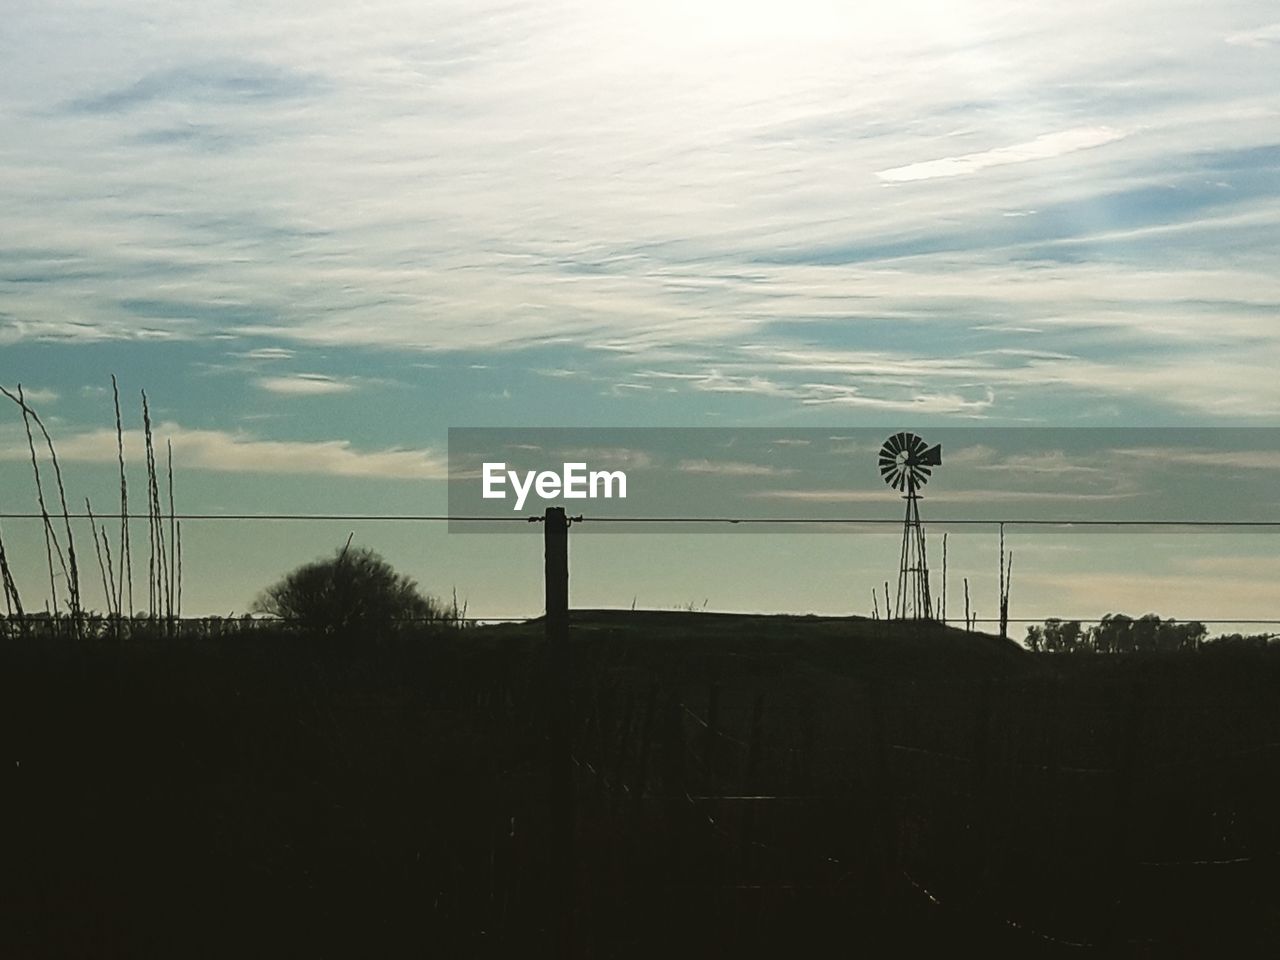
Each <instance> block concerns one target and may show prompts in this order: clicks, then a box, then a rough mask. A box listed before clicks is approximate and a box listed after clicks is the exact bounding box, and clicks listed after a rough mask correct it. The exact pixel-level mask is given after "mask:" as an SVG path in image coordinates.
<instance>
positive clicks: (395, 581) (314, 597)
mask: <svg viewBox="0 0 1280 960" xmlns="http://www.w3.org/2000/svg"><path fill="white" fill-rule="evenodd" d="M253 609H254V611H255V612H256V613H265V614H268V615H270V616H274V617H280V618H281V619H283V620H286V621H288V622H289V623H291V624H293V625H294V626H296V627H298V628H300V629H302V630H304V631H306V632H309V633H315V634H320V635H324V636H334V635H336V636H343V637H346V636H353V637H354V636H363V637H367V636H386V635H389V634H391V633H393V632H399V631H402V630H404V629H408V628H411V627H413V626H414V625H418V626H421V625H423V624H433V623H434V624H443V623H447V622H449V621H450V620H451V618H450V616H449V612H448V611H447V610H446V609H445V608H444V607H442V605H441V604H440V603H438V602H437V601H436V600H435V599H434V598H432V597H428V596H424V595H423V594H422V593H420V592H419V591H418V585H417V583H415V582H414V581H413V580H412V579H411V578H409V577H407V576H405V575H403V574H400V573H396V571H395V570H394V569H393V568H392V566H391V564H389V563H387V561H386V560H384V559H382V557H380V556H379V555H378V554H377V553H375V552H374V551H372V550H370V549H367V548H364V547H358V548H356V549H347V550H339V551H337V552H336V553H335V554H334V556H333V557H331V558H329V559H324V560H316V561H313V562H312V563H307V564H304V565H303V566H301V567H298V568H297V569H296V570H294V571H293V572H292V573H290V574H288V575H287V576H286V577H284V579H282V580H280V581H279V582H278V583H276V584H274V585H272V586H270V587H268V588H267V589H266V590H264V591H263V592H262V593H261V594H260V595H259V596H258V598H257V599H256V600H255V601H254V602H253Z"/></svg>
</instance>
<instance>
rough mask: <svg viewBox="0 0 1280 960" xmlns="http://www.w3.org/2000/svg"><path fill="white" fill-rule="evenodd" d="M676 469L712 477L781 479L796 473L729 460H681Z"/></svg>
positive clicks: (785, 469)
mask: <svg viewBox="0 0 1280 960" xmlns="http://www.w3.org/2000/svg"><path fill="white" fill-rule="evenodd" d="M676 469H677V470H679V471H680V472H681V473H692V474H698V475H702V476H714V477H781V476H786V475H788V474H793V473H795V472H796V471H795V469H794V468H790V467H774V466H770V465H769V464H765V463H742V462H738V461H730V460H682V461H680V463H678V464H677V465H676Z"/></svg>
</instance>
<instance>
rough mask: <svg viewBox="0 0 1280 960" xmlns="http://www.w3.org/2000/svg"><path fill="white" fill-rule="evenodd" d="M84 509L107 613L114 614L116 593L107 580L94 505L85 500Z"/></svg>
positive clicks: (105, 564)
mask: <svg viewBox="0 0 1280 960" xmlns="http://www.w3.org/2000/svg"><path fill="white" fill-rule="evenodd" d="M84 509H85V512H86V513H88V514H89V529H90V530H91V531H92V532H93V550H94V553H96V554H97V555H98V572H99V573H100V574H102V593H103V596H105V597H106V598H107V613H108V614H110V613H111V612H112V609H111V595H112V594H113V593H114V592H115V591H114V589H113V588H112V585H111V581H110V580H108V579H107V563H106V561H105V560H104V559H103V558H102V542H101V541H100V540H99V539H98V521H97V519H96V518H95V517H94V515H93V504H92V503H90V502H89V498H88V497H85V498H84Z"/></svg>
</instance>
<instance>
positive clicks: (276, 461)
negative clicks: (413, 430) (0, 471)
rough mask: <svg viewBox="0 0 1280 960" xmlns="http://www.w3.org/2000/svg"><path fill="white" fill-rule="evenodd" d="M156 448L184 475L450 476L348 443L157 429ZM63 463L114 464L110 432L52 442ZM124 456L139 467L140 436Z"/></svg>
mask: <svg viewBox="0 0 1280 960" xmlns="http://www.w3.org/2000/svg"><path fill="white" fill-rule="evenodd" d="M154 434H155V437H156V443H157V444H159V445H161V446H163V444H164V443H165V442H166V441H171V442H172V443H173V452H174V461H175V463H176V464H177V467H178V468H179V469H182V470H215V471H220V472H226V473H262V474H311V475H321V476H335V477H362V478H366V479H386V480H436V479H444V478H446V477H447V476H448V471H447V465H446V460H445V458H444V457H442V456H440V455H439V454H437V453H436V452H434V451H432V450H402V449H383V450H369V451H362V450H358V449H356V448H355V447H353V446H352V444H351V442H350V441H347V440H320V441H299V440H267V439H262V438H258V437H254V436H252V435H249V434H244V433H230V432H227V431H223V430H201V429H191V428H187V427H182V426H179V425H178V424H175V423H162V424H159V425H158V426H157V427H156V428H155V431H154ZM55 445H56V447H57V451H58V459H59V460H60V461H62V462H63V463H76V462H81V463H115V462H116V434H115V431H114V430H92V431H86V432H82V433H75V434H68V435H64V436H59V437H57V438H56V439H55ZM125 454H126V457H127V458H128V459H130V460H131V461H133V462H134V463H137V462H138V461H139V460H140V459H141V458H142V457H143V456H144V455H145V447H144V439H143V435H142V432H141V431H138V430H131V431H126V432H125ZM28 456H29V453H28V451H27V448H26V443H25V440H23V441H22V442H19V441H18V438H17V437H16V435H11V436H10V437H8V438H7V439H6V442H4V443H3V444H0V460H10V461H13V460H26V459H27V458H28Z"/></svg>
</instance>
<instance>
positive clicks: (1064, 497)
mask: <svg viewBox="0 0 1280 960" xmlns="http://www.w3.org/2000/svg"><path fill="white" fill-rule="evenodd" d="M1138 495H1139V494H1138V493H1136V492H1115V493H1081V492H1080V491H1078V490H1062V491H1055V490H939V491H936V492H935V491H933V490H930V492H929V502H931V503H976V504H984V505H998V504H1001V503H1076V502H1089V503H1105V502H1112V501H1117V500H1132V499H1133V498H1135V497H1137V496H1138ZM749 496H751V497H755V498H758V499H762V500H788V501H794V502H798V503H880V504H883V503H884V502H885V493H884V491H883V490H843V489H826V490H761V491H758V492H756V493H752V494H749Z"/></svg>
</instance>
